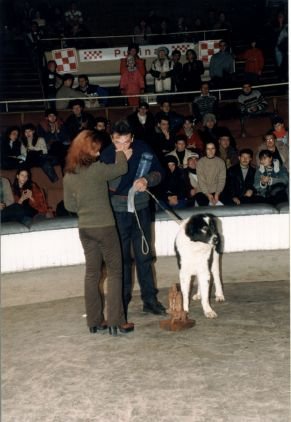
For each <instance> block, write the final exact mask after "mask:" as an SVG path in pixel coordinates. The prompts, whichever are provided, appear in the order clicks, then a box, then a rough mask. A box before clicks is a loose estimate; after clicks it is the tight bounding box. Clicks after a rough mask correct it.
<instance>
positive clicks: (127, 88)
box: [120, 56, 145, 107]
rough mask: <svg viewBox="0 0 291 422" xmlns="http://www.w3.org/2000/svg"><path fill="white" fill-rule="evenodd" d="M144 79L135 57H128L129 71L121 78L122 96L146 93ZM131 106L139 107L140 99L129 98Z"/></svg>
mask: <svg viewBox="0 0 291 422" xmlns="http://www.w3.org/2000/svg"><path fill="white" fill-rule="evenodd" d="M144 86H145V85H144V78H143V77H142V75H141V73H140V71H139V70H138V68H137V67H136V62H135V59H134V57H133V56H128V57H127V70H126V71H124V72H123V73H122V75H121V78H120V91H121V94H122V95H135V94H137V95H138V94H143V93H144ZM127 100H128V104H129V105H130V106H135V107H138V104H139V97H128V99H127Z"/></svg>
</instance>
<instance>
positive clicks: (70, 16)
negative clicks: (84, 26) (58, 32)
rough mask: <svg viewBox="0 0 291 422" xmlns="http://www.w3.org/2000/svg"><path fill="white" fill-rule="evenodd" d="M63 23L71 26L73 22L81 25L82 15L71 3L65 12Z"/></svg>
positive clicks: (73, 3) (75, 5)
mask: <svg viewBox="0 0 291 422" xmlns="http://www.w3.org/2000/svg"><path fill="white" fill-rule="evenodd" d="M65 22H66V24H67V25H73V24H74V23H75V22H78V23H83V13H82V12H81V10H78V9H77V4H76V3H75V2H72V3H71V4H70V7H69V9H68V10H66V11H65Z"/></svg>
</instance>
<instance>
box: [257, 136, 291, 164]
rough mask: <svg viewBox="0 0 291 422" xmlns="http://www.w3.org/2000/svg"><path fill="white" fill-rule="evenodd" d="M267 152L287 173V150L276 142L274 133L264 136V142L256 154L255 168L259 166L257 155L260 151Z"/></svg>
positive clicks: (281, 143)
mask: <svg viewBox="0 0 291 422" xmlns="http://www.w3.org/2000/svg"><path fill="white" fill-rule="evenodd" d="M265 149H267V150H269V151H270V152H271V153H272V154H273V158H274V159H277V160H279V163H280V166H284V167H285V168H286V169H287V171H288V172H289V148H288V146H287V145H286V144H284V143H283V142H280V141H279V142H278V141H277V139H276V136H275V135H274V133H267V134H266V135H265V136H264V142H263V143H262V144H261V145H260V146H259V147H258V150H257V154H256V162H257V166H258V167H259V165H260V159H259V153H260V152H261V151H262V150H265Z"/></svg>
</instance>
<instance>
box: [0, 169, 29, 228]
mask: <svg viewBox="0 0 291 422" xmlns="http://www.w3.org/2000/svg"><path fill="white" fill-rule="evenodd" d="M0 211H1V223H5V222H7V221H17V222H18V223H22V224H25V223H28V222H29V221H28V220H27V219H26V218H25V212H24V209H23V207H22V206H21V205H19V204H16V203H15V201H14V196H13V193H12V189H11V185H10V182H9V180H8V179H6V178H5V177H0Z"/></svg>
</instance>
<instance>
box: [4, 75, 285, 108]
mask: <svg viewBox="0 0 291 422" xmlns="http://www.w3.org/2000/svg"><path fill="white" fill-rule="evenodd" d="M288 85H289V84H288V82H279V83H275V84H264V85H254V86H253V88H270V87H276V86H278V87H279V86H286V87H287V86H288ZM241 89H242V88H241V86H239V87H232V88H223V89H212V90H211V93H218V99H219V100H221V98H222V97H221V93H223V92H230V91H240V90H241ZM189 94H200V91H182V92H161V93H156V92H148V93H146V94H136V95H107V96H98V97H96V98H98V100H100V99H109V100H110V99H125V98H137V97H138V98H144V99H146V101H147V102H149V98H150V97H153V96H154V97H157V96H158V97H175V96H179V97H180V96H181V95H189ZM272 97H273V96H272ZM90 98H91V99H94V97H87V98H86V97H85V98H84V97H78V96H77V95H76V97H75V98H58V99H54V98H41V99H33V100H23V99H20V100H17V99H16V100H2V101H0V105H1V104H4V105H5V106H6V112H8V105H9V104H15V103H39V102H46V101H47V102H48V101H71V100H73V99H80V100H83V101H86V100H90Z"/></svg>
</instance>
